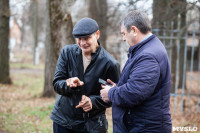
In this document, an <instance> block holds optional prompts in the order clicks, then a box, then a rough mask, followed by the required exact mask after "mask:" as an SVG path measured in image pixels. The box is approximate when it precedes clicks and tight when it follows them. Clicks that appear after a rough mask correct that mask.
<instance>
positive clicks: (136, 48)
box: [128, 34, 155, 58]
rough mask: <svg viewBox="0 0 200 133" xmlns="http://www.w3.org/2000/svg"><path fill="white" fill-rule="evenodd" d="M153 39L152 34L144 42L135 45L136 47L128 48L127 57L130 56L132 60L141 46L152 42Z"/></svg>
mask: <svg viewBox="0 0 200 133" xmlns="http://www.w3.org/2000/svg"><path fill="white" fill-rule="evenodd" d="M153 38H155V35H154V34H152V35H151V36H149V37H148V38H146V39H145V40H143V41H141V42H140V43H138V44H136V45H134V46H132V47H130V48H129V53H128V57H130V56H131V58H132V57H133V55H134V54H135V52H136V51H138V50H139V49H140V48H141V47H142V46H144V45H145V44H146V43H147V42H149V41H150V40H152V39H153Z"/></svg>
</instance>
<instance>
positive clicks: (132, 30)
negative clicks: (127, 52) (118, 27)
mask: <svg viewBox="0 0 200 133" xmlns="http://www.w3.org/2000/svg"><path fill="white" fill-rule="evenodd" d="M131 32H132V33H133V35H134V36H136V35H137V34H138V28H137V27H136V26H131Z"/></svg>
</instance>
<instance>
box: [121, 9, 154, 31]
mask: <svg viewBox="0 0 200 133" xmlns="http://www.w3.org/2000/svg"><path fill="white" fill-rule="evenodd" d="M120 25H121V26H124V27H125V28H126V30H127V31H128V32H130V31H131V26H136V27H137V28H138V29H139V30H140V32H142V33H143V34H146V33H147V32H149V31H151V22H150V20H149V18H148V16H147V15H146V14H145V13H143V12H141V11H138V10H133V11H131V12H129V13H128V14H127V15H126V16H125V17H124V18H123V19H122V20H121V22H120Z"/></svg>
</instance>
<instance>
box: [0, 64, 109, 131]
mask: <svg viewBox="0 0 200 133" xmlns="http://www.w3.org/2000/svg"><path fill="white" fill-rule="evenodd" d="M41 66H42V65H41ZM41 66H39V67H38V66H33V65H31V64H18V63H16V64H14V63H11V68H12V69H13V71H11V73H10V75H11V79H12V81H13V84H12V85H4V84H0V91H1V93H0V132H1V131H3V132H5V133H52V132H53V131H52V121H51V120H50V118H49V115H50V113H51V111H52V109H53V105H54V102H55V98H41V94H42V91H43V86H44V74H43V73H41V68H42V67H41ZM25 69H28V71H27V70H25ZM24 70H25V71H24ZM37 70H38V71H39V72H37ZM108 119H109V123H110V122H111V120H110V119H111V117H109V118H108ZM108 132H109V133H112V125H111V124H109V129H108Z"/></svg>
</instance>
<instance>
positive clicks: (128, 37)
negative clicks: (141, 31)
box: [121, 26, 135, 47]
mask: <svg viewBox="0 0 200 133" xmlns="http://www.w3.org/2000/svg"><path fill="white" fill-rule="evenodd" d="M121 34H122V40H123V41H126V42H127V43H128V45H129V46H130V47H131V46H134V45H135V43H134V38H135V34H134V32H133V31H132V30H131V31H130V32H128V31H127V30H126V28H125V27H124V26H121Z"/></svg>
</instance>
